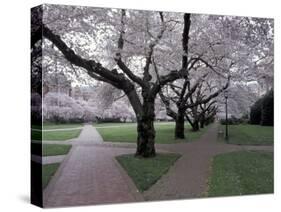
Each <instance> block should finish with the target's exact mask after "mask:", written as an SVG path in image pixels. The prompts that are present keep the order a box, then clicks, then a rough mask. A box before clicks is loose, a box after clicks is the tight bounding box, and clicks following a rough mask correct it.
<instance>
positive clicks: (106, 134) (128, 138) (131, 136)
mask: <svg viewBox="0 0 281 212" xmlns="http://www.w3.org/2000/svg"><path fill="white" fill-rule="evenodd" d="M94 126H95V127H96V129H97V130H98V132H99V133H100V134H101V136H102V137H103V140H104V141H111V142H129V143H135V142H136V140H137V126H136V124H135V123H124V124H122V123H115V124H112V123H106V124H95V125H94ZM103 127H104V128H103ZM154 127H155V130H156V138H155V142H156V143H159V144H169V143H178V142H184V141H194V140H197V139H198V138H200V136H201V135H202V134H203V133H204V132H205V131H206V129H207V128H206V127H205V128H204V129H201V130H200V131H198V132H192V131H191V129H190V126H189V125H188V124H186V129H185V135H186V139H177V140H175V138H174V130H175V123H174V122H166V123H163V124H161V123H160V124H159V123H155V126H154Z"/></svg>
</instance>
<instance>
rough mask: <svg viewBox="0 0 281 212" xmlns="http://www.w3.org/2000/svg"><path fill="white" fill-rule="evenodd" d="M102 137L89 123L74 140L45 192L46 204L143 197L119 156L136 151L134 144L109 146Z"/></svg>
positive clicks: (70, 203)
mask: <svg viewBox="0 0 281 212" xmlns="http://www.w3.org/2000/svg"><path fill="white" fill-rule="evenodd" d="M100 143H102V138H101V137H100V135H99V134H98V133H97V131H96V129H95V128H94V127H92V126H91V125H85V126H84V128H83V130H82V132H81V134H80V136H79V137H78V138H77V139H75V140H73V141H72V145H73V147H72V149H71V150H70V152H69V154H68V155H67V156H66V158H65V160H64V161H63V162H62V164H61V165H60V167H59V169H58V170H57V172H56V174H55V175H54V177H53V178H52V179H51V181H50V183H49V184H48V186H47V187H46V189H45V190H44V193H43V199H44V207H59V206H74V205H88V204H105V203H118V202H136V201H141V200H143V198H142V196H141V195H140V194H139V193H138V190H137V188H136V187H135V185H134V184H133V182H132V180H131V179H130V178H129V177H128V176H127V175H126V174H125V172H124V171H123V170H122V169H121V167H120V166H119V165H118V164H117V162H116V161H115V156H117V155H120V154H129V153H133V152H134V151H135V149H130V148H107V147H103V146H101V145H100V146H99V145H97V144H100Z"/></svg>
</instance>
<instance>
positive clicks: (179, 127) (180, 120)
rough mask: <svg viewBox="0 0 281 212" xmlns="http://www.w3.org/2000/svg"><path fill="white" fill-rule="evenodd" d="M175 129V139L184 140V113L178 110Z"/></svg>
mask: <svg viewBox="0 0 281 212" xmlns="http://www.w3.org/2000/svg"><path fill="white" fill-rule="evenodd" d="M175 121H176V127H175V139H184V138H185V136H184V111H181V110H178V113H177V118H176V120H175Z"/></svg>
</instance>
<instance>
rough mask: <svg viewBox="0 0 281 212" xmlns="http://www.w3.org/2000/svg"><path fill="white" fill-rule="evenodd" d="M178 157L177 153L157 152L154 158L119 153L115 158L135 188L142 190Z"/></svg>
mask: <svg viewBox="0 0 281 212" xmlns="http://www.w3.org/2000/svg"><path fill="white" fill-rule="evenodd" d="M179 157H180V155H179V154H171V153H165V154H163V153H161V154H157V155H156V157H154V158H138V157H135V156H134V155H121V156H117V157H116V159H117V161H118V162H119V163H120V164H121V166H122V167H123V168H124V169H125V170H126V171H127V173H128V175H129V176H130V177H131V178H132V180H133V181H134V183H135V185H136V186H137V188H138V189H139V190H140V191H141V192H143V191H145V190H147V189H148V188H150V187H151V186H152V185H153V184H154V183H156V182H157V180H158V179H160V177H161V176H162V175H163V174H165V173H166V172H167V171H168V170H169V168H170V166H172V165H173V164H174V163H175V161H176V160H177V159H178V158H179Z"/></svg>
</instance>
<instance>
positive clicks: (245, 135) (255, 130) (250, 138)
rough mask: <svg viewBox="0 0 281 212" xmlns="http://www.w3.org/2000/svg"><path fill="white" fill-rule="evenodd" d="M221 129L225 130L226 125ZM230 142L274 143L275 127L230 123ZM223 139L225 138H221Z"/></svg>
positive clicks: (245, 143)
mask: <svg viewBox="0 0 281 212" xmlns="http://www.w3.org/2000/svg"><path fill="white" fill-rule="evenodd" d="M220 129H221V130H222V131H223V132H224V129H225V125H221V126H220ZM228 132H229V143H231V144H240V145H272V144H273V127H269V126H260V125H250V124H239V125H229V130H228ZM221 140H223V139H221Z"/></svg>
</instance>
